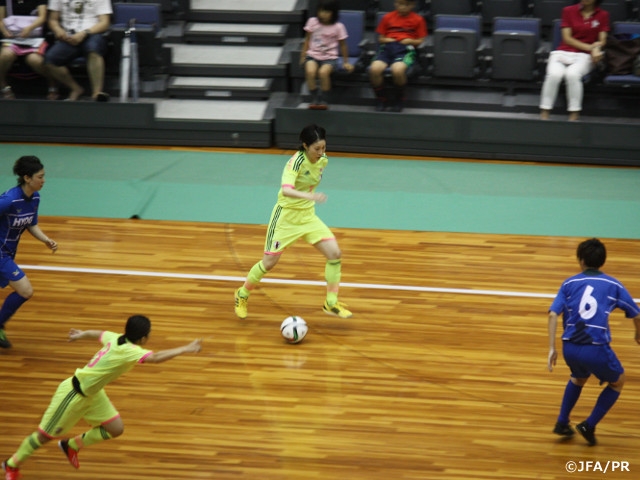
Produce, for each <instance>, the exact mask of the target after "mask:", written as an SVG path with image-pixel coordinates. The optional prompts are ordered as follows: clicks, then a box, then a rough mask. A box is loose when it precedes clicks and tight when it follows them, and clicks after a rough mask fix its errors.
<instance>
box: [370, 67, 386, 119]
mask: <svg viewBox="0 0 640 480" xmlns="http://www.w3.org/2000/svg"><path fill="white" fill-rule="evenodd" d="M388 66H389V64H388V63H386V62H384V61H382V60H374V61H373V62H372V63H371V66H370V67H369V81H370V82H371V87H372V88H373V93H374V94H375V96H376V110H378V111H382V110H384V108H385V106H386V103H387V98H386V94H385V91H384V71H385V70H386V68H387V67H388Z"/></svg>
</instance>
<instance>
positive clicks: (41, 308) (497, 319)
mask: <svg viewBox="0 0 640 480" xmlns="http://www.w3.org/2000/svg"><path fill="white" fill-rule="evenodd" d="M40 224H41V226H42V228H43V230H44V231H45V232H46V233H48V234H49V236H51V237H52V238H54V239H55V240H57V241H58V243H59V245H60V249H59V251H58V253H56V254H55V255H52V254H51V253H50V252H49V251H48V250H47V249H46V248H45V247H44V246H43V245H42V244H40V243H39V242H37V241H35V240H34V239H33V238H31V237H30V236H28V235H25V237H24V238H23V241H22V243H21V245H20V251H19V252H18V258H17V259H18V261H19V263H20V264H21V265H24V266H25V269H26V271H27V274H28V275H29V277H30V279H31V282H32V284H33V285H34V288H35V292H36V293H35V296H34V298H33V299H32V300H31V301H30V302H28V303H27V304H25V305H24V307H23V308H22V309H21V310H20V311H19V312H18V314H17V315H16V316H15V317H14V319H12V321H11V322H10V323H9V324H8V330H7V332H8V334H9V337H10V339H11V340H12V341H13V343H14V348H13V349H11V350H8V351H1V352H0V456H3V458H5V457H7V456H9V455H10V454H11V453H13V452H14V451H15V449H16V447H17V446H18V445H19V443H20V442H21V441H22V439H23V437H24V436H25V435H26V434H28V433H29V432H31V431H32V430H34V429H35V427H36V426H37V425H38V421H39V419H40V415H41V414H42V412H43V411H44V409H45V407H46V406H47V404H48V401H49V398H50V396H51V394H52V393H53V391H54V390H55V387H56V385H57V384H58V382H59V381H60V380H62V379H63V378H65V377H67V376H69V375H70V374H72V373H73V371H74V370H75V368H77V367H80V366H82V365H84V364H85V363H86V362H87V361H88V360H89V359H90V357H91V356H92V355H93V353H94V352H95V351H96V350H97V349H98V344H94V343H93V342H91V341H84V342H83V343H71V344H70V343H67V342H66V334H67V332H68V330H69V328H71V327H76V328H82V329H86V328H106V329H111V330H116V331H119V330H121V329H122V327H123V324H124V321H125V320H126V318H127V317H128V316H129V315H131V314H135V313H143V314H147V315H148V316H149V317H150V318H151V319H152V322H153V330H152V337H151V341H150V343H149V346H150V347H151V348H154V349H163V348H169V347H172V346H175V345H179V344H182V343H186V342H188V341H190V340H191V339H193V338H197V337H203V338H205V341H204V348H203V351H202V352H201V353H200V354H198V355H189V356H183V357H179V358H177V359H175V360H173V361H171V362H168V363H165V364H162V365H142V366H139V367H137V368H136V369H134V370H133V371H132V372H130V373H129V374H127V375H125V376H124V377H122V378H121V379H120V380H119V381H117V382H115V383H114V384H112V385H110V386H109V387H108V388H107V391H108V393H109V396H110V398H111V399H112V401H113V402H114V404H115V405H116V407H117V408H118V409H119V411H120V413H121V414H122V417H123V419H124V422H125V434H124V435H123V436H122V437H120V438H118V439H115V440H112V441H109V442H104V443H102V444H99V445H95V446H92V447H89V448H87V449H85V450H83V451H82V452H81V454H80V462H81V469H80V470H79V471H77V472H76V471H74V470H73V469H72V468H71V467H70V466H69V465H68V463H67V462H66V460H65V459H64V457H63V456H62V454H61V453H60V452H59V451H58V450H57V447H56V446H55V445H54V444H53V443H51V444H49V445H47V446H45V447H44V448H42V449H41V450H39V451H38V452H37V453H36V454H35V455H34V456H33V457H31V459H29V461H27V462H26V463H25V464H24V465H23V469H22V472H23V474H24V478H25V479H27V480H28V479H33V480H44V479H46V480H56V479H68V478H77V479H144V480H151V479H154V480H155V479H167V480H169V479H191V478H196V479H216V480H232V479H233V480H235V479H248V480H254V479H255V480H257V479H261V480H271V479H283V480H305V479H322V480H327V479H331V480H333V479H349V480H377V479H384V480H386V479H447V480H449V479H466V480H477V479H548V480H552V479H561V478H580V479H587V478H589V479H591V478H625V479H632V478H639V477H638V475H640V473H639V472H640V455H639V454H638V452H639V451H640V417H639V416H638V412H639V411H640V355H639V354H640V346H638V345H637V344H636V343H635V342H634V341H633V326H632V323H631V322H630V321H628V320H626V319H624V318H623V315H622V314H621V313H620V312H616V313H614V314H613V315H612V322H611V323H612V329H613V338H614V343H613V346H614V348H615V350H616V351H617V353H618V355H619V357H620V359H621V361H622V362H623V365H624V366H625V367H626V370H627V385H626V386H625V389H624V391H623V393H622V396H621V397H620V400H619V402H618V404H617V405H616V406H615V407H614V409H613V410H612V411H611V412H610V413H609V415H608V416H607V417H605V419H604V420H603V422H602V423H601V424H600V426H599V427H598V430H597V434H598V439H599V442H600V443H599V445H598V446H596V447H591V448H590V447H587V446H586V444H585V442H584V441H583V440H582V439H581V438H575V439H573V440H571V441H568V442H562V441H559V440H558V438H557V437H555V436H554V435H553V434H552V433H551V429H552V427H553V424H554V422H555V419H556V416H557V413H558V408H559V404H560V400H561V396H562V393H563V390H564V386H565V384H566V381H567V378H568V370H567V368H566V366H565V365H564V364H559V365H558V367H557V368H556V370H555V371H554V372H553V373H549V372H548V371H547V369H546V361H547V331H546V311H547V309H548V307H549V305H550V303H551V298H550V297H551V296H553V295H554V294H555V292H556V291H557V288H558V286H559V285H560V283H561V281H562V280H563V279H564V278H565V277H567V276H569V275H571V274H573V273H576V271H577V263H576V261H575V253H574V252H575V247H576V246H577V243H578V242H579V241H580V240H581V239H577V238H558V237H554V238H549V237H523V236H511V235H478V234H447V233H429V232H396V231H366V230H339V229H335V233H336V234H337V236H338V239H339V242H340V246H341V248H342V251H343V277H342V281H343V287H342V289H341V299H342V300H343V301H345V302H347V303H348V304H349V306H350V308H351V309H352V310H353V311H354V312H355V315H354V317H353V318H352V319H350V320H340V319H337V318H333V317H329V316H326V315H324V314H323V312H322V310H321V305H322V302H323V297H324V287H323V286H322V280H323V270H324V261H323V259H322V258H321V257H320V255H319V254H318V253H317V252H316V251H315V250H314V249H313V248H310V247H309V246H307V245H304V244H297V245H296V246H294V247H293V248H291V249H290V250H289V251H288V252H287V254H286V255H285V256H284V257H283V258H282V260H281V262H280V264H279V265H278V266H277V268H276V270H274V271H273V272H272V274H271V275H270V276H269V277H267V278H268V279H269V280H274V279H281V280H285V281H286V282H285V283H273V282H264V283H263V284H262V287H261V288H260V289H259V290H258V291H256V293H255V294H254V295H253V296H252V297H251V301H250V314H249V318H248V319H246V320H244V321H241V320H238V319H237V318H236V317H235V316H234V314H233V291H234V289H235V288H237V287H238V286H239V284H240V281H241V279H242V278H243V277H244V276H245V274H246V272H247V271H248V269H249V268H250V267H251V266H252V265H253V263H255V262H256V261H257V260H258V259H259V258H260V257H261V251H262V243H263V238H264V233H265V227H264V226H247V225H212V224H202V223H178V222H154V221H142V220H99V219H82V218H52V217H42V218H41V219H40ZM605 241H606V244H607V247H608V253H609V261H608V263H607V265H606V268H605V270H606V271H607V273H610V274H612V275H614V276H617V277H618V278H619V279H620V280H621V281H623V282H624V283H625V285H626V286H627V287H628V288H629V290H630V291H631V292H632V294H633V295H634V296H635V298H638V297H639V296H640V276H639V275H638V272H639V271H640V255H638V252H639V251H640V241H631V240H613V239H608V240H607V239H605ZM30 266H33V267H37V268H33V267H30ZM42 267H51V268H50V269H49V270H46V269H42ZM82 269H85V270H82ZM127 272H129V273H127ZM132 272H137V273H132ZM152 274H155V276H153V275H152ZM301 281H311V283H304V282H301ZM4 293H5V295H6V294H7V293H9V292H8V290H5V292H4ZM290 314H296V315H300V316H302V317H304V318H305V319H306V320H307V322H308V324H309V326H310V332H309V334H308V336H307V338H306V339H305V340H304V341H303V342H302V343H301V344H299V345H287V344H285V343H284V342H283V340H282V339H281V338H280V334H279V325H280V322H281V320H282V319H284V318H285V317H286V316H287V315H290ZM599 392H600V387H598V386H597V384H596V383H595V382H593V383H589V384H587V387H585V390H584V392H583V396H582V398H581V399H580V401H579V403H578V405H577V407H576V409H575V412H574V417H573V421H574V422H575V423H577V422H579V421H582V420H583V419H584V418H586V416H587V415H588V414H589V412H590V409H591V407H592V405H593V403H594V401H595V398H596V396H597V394H598V393H599ZM85 429H86V427H85V425H84V424H81V425H78V427H76V429H75V430H74V433H80V432H82V431H84V430H85ZM571 461H574V462H587V461H592V462H600V463H599V464H595V463H594V464H592V465H591V466H590V467H589V468H590V469H591V470H592V469H594V468H596V469H597V466H596V465H600V466H601V468H602V469H604V468H605V466H606V465H607V462H610V463H609V465H608V467H607V468H608V470H609V472H608V473H606V475H603V472H602V471H596V472H595V473H586V472H582V473H573V474H570V473H567V470H566V465H567V463H568V462H571ZM611 462H629V466H628V468H629V470H630V471H628V472H622V473H618V472H615V473H610V471H611V469H612V468H613V465H615V464H613V463H611ZM578 468H580V464H579V463H578ZM619 468H620V467H618V469H619Z"/></svg>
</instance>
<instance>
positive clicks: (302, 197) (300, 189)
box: [235, 125, 352, 318]
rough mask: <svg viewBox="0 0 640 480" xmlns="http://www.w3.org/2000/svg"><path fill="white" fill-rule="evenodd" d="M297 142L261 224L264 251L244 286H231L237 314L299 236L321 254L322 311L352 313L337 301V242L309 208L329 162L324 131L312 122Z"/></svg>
mask: <svg viewBox="0 0 640 480" xmlns="http://www.w3.org/2000/svg"><path fill="white" fill-rule="evenodd" d="M300 142H301V146H300V149H299V150H298V152H297V153H296V154H295V155H293V156H292V157H291V158H290V159H289V161H288V162H287V164H286V166H285V167H284V172H283V173H282V182H281V188H280V191H279V192H278V202H277V203H276V206H275V207H274V208H273V212H272V213H271V219H270V220H269V226H268V229H267V238H266V240H265V245H264V256H263V257H262V260H260V261H259V262H258V263H256V264H255V265H254V266H253V267H252V268H251V270H250V271H249V274H248V275H247V279H246V280H245V282H244V285H243V286H242V287H240V288H239V289H237V290H236V293H235V302H236V303H235V312H236V315H237V316H238V317H239V318H246V317H247V315H248V311H247V304H248V300H249V295H250V294H251V291H252V290H253V289H254V288H255V287H256V286H257V285H258V284H259V283H260V280H262V277H264V276H265V275H266V274H267V272H269V271H270V270H271V269H272V268H273V267H275V266H276V264H277V263H278V260H279V259H280V255H281V254H282V253H283V252H284V250H285V249H286V248H287V247H289V246H290V245H292V244H293V243H295V242H296V241H297V240H298V239H299V238H303V239H304V240H305V241H306V242H307V243H310V244H311V245H313V246H314V247H316V248H317V249H318V250H319V251H320V252H321V253H322V254H323V255H324V256H325V257H326V258H327V263H326V265H325V279H326V281H327V296H326V299H325V302H324V305H323V310H324V311H325V313H328V314H329V315H336V316H338V317H340V318H349V317H351V315H352V314H351V312H350V311H349V310H347V309H346V306H345V304H343V303H341V302H338V289H339V287H340V274H341V260H340V259H341V255H342V254H341V252H340V248H339V247H338V242H337V241H336V237H335V236H334V235H333V233H331V230H330V229H329V227H327V226H326V225H325V224H324V222H323V221H322V220H320V218H318V216H317V215H316V212H315V204H316V203H324V202H325V201H326V200H327V196H326V195H325V194H324V193H320V192H316V191H315V190H316V187H317V186H318V184H319V183H320V180H321V179H322V174H323V173H324V170H325V168H326V166H327V163H328V162H329V160H328V159H327V156H326V155H325V150H326V148H327V139H326V131H325V129H324V128H322V127H319V126H318V125H308V126H306V127H305V128H303V129H302V132H300Z"/></svg>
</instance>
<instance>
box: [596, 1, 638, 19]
mask: <svg viewBox="0 0 640 480" xmlns="http://www.w3.org/2000/svg"><path fill="white" fill-rule="evenodd" d="M600 8H602V9H603V10H606V11H607V12H609V21H610V22H611V25H613V22H624V21H627V20H629V19H630V18H631V16H632V15H633V4H632V2H631V0H602V3H601V4H600Z"/></svg>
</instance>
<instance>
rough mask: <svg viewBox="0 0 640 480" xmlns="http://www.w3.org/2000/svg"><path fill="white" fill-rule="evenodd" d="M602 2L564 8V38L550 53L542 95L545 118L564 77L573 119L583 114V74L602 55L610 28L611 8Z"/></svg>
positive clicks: (596, 0) (585, 0)
mask: <svg viewBox="0 0 640 480" xmlns="http://www.w3.org/2000/svg"><path fill="white" fill-rule="evenodd" d="M601 3H602V0H580V3H577V4H575V5H570V6H568V7H564V9H563V10H562V22H561V24H560V28H561V32H562V40H561V41H560V44H559V45H558V47H557V49H556V50H554V51H552V52H551V53H550V54H549V61H548V63H547V74H546V76H545V79H544V83H543V85H542V94H541V96H540V118H542V119H543V120H548V119H549V114H550V113H551V110H552V109H553V104H554V103H555V101H556V97H557V96H558V89H559V87H560V82H562V80H565V82H566V84H567V87H566V88H567V110H568V111H569V120H571V121H575V120H578V119H579V118H580V112H581V111H582V97H583V94H584V91H583V86H582V77H584V76H585V75H586V74H587V73H589V72H590V71H591V70H593V68H594V66H595V64H596V63H598V62H599V61H600V60H601V59H602V57H603V51H602V47H604V45H605V43H606V41H607V32H608V31H609V12H607V11H605V10H602V9H601V8H600V4H601Z"/></svg>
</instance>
